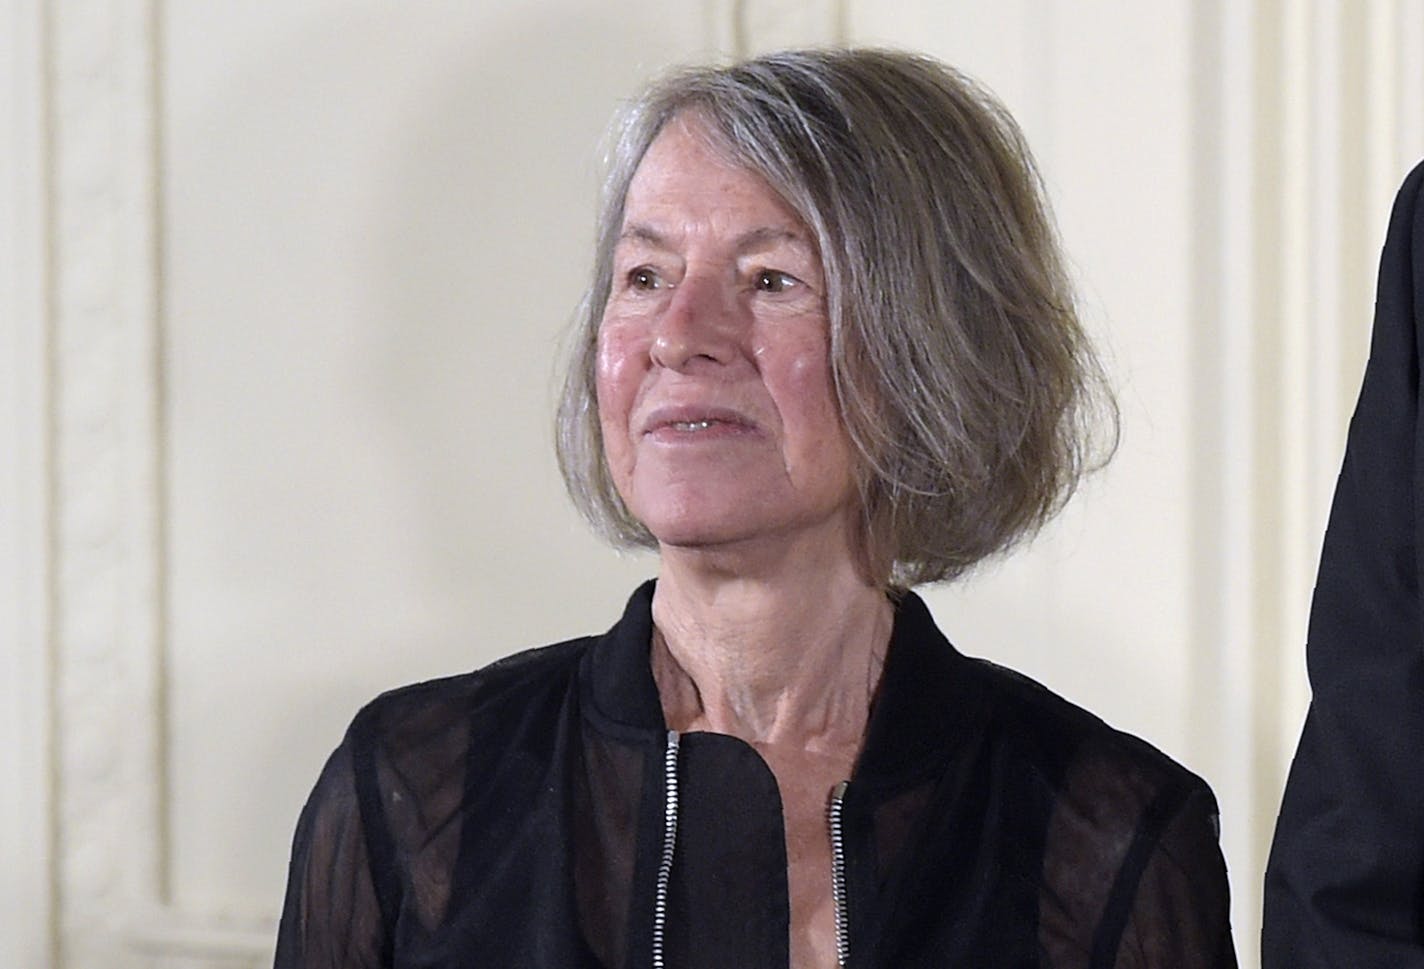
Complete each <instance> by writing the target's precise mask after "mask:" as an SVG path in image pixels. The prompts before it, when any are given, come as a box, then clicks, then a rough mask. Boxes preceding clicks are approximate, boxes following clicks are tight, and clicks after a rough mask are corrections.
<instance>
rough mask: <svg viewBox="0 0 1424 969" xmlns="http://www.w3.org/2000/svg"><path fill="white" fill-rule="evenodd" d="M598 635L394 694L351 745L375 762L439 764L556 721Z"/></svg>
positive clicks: (361, 717) (371, 706)
mask: <svg viewBox="0 0 1424 969" xmlns="http://www.w3.org/2000/svg"><path fill="white" fill-rule="evenodd" d="M595 641H596V637H584V638H580V639H571V640H567V641H565V642H561V643H555V644H553V645H550V646H541V647H538V648H535V649H528V650H524V651H522V652H518V653H514V654H512V655H510V656H506V657H504V658H503V659H499V660H496V661H495V662H493V663H491V664H489V665H488V666H485V667H482V668H480V669H477V670H473V671H470V672H467V673H460V674H457V675H454V676H446V677H440V678H438V679H432V680H426V681H423V682H419V683H412V684H409V685H406V686H402V687H398V688H396V689H393V690H388V691H386V692H385V693H382V694H380V695H379V696H377V697H376V698H375V699H374V700H371V701H370V702H369V703H367V704H366V705H365V706H364V707H362V708H361V710H360V711H359V712H358V713H357V714H356V716H355V718H354V719H353V720H352V722H351V727H350V729H349V730H348V732H347V743H348V744H349V745H350V746H352V748H353V749H354V750H355V751H356V752H357V756H358V758H360V756H361V755H362V754H363V753H364V754H365V755H366V757H367V758H369V757H379V758H380V759H382V760H391V759H400V760H405V761H409V760H425V761H427V762H429V761H432V760H433V761H435V762H439V761H441V760H444V759H445V758H444V757H441V756H439V754H440V752H442V751H444V752H445V754H446V756H447V757H463V756H464V755H465V752H466V751H468V750H469V749H470V745H471V744H472V743H474V742H475V741H476V738H479V739H480V743H481V744H486V743H490V742H492V741H493V740H494V736H495V735H497V734H501V733H510V732H517V731H520V730H524V731H527V730H529V729H530V727H531V726H532V725H534V724H537V723H540V722H541V721H547V720H548V716H547V715H548V714H549V713H551V712H556V711H557V710H558V709H559V708H560V707H561V706H562V705H563V704H564V703H565V702H566V700H567V697H568V694H569V692H570V690H572V689H574V688H575V681H576V676H577V670H578V665H579V661H580V659H581V658H582V656H583V654H584V653H585V652H586V651H587V649H588V648H589V646H590V645H591V644H592V643H593V642H595Z"/></svg>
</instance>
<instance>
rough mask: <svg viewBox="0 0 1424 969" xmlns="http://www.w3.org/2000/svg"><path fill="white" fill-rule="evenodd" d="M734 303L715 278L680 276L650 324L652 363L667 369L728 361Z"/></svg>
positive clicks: (731, 352)
mask: <svg viewBox="0 0 1424 969" xmlns="http://www.w3.org/2000/svg"><path fill="white" fill-rule="evenodd" d="M735 304H736V297H735V296H734V295H733V294H731V293H729V292H728V291H727V288H726V287H723V286H721V285H719V284H718V282H717V280H715V279H707V278H703V277H697V276H693V275H688V276H685V277H683V280H682V282H680V283H679V284H678V285H677V287H676V288H675V289H674V290H673V292H672V298H671V299H669V300H668V302H667V304H666V306H665V307H664V308H663V311H662V312H661V313H660V314H659V315H658V318H657V320H656V322H655V323H654V328H653V342H652V349H651V353H652V358H653V362H654V363H656V364H657V365H658V366H660V367H666V368H667V369H669V370H686V369H688V368H689V367H697V366H704V365H705V366H712V365H723V364H727V363H729V362H731V360H732V358H733V357H734V356H735V354H736V337H735V327H736V323H735V313H736V305H735Z"/></svg>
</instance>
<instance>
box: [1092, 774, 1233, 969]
mask: <svg viewBox="0 0 1424 969" xmlns="http://www.w3.org/2000/svg"><path fill="white" fill-rule="evenodd" d="M1168 793H1169V796H1167V797H1164V798H1159V799H1158V800H1157V801H1155V802H1154V803H1153V804H1150V805H1149V806H1148V809H1147V811H1146V812H1145V813H1144V815H1143V818H1142V822H1141V824H1140V826H1139V828H1138V832H1137V836H1136V838H1135V839H1134V845H1133V846H1132V847H1131V848H1129V849H1128V859H1127V864H1126V865H1125V866H1124V868H1123V869H1122V872H1121V873H1120V876H1119V877H1120V878H1123V879H1130V880H1133V881H1135V882H1136V884H1135V887H1134V889H1133V890H1132V892H1131V901H1130V903H1128V904H1127V905H1126V906H1125V908H1124V909H1123V910H1122V911H1121V914H1120V915H1118V914H1117V913H1114V912H1113V911H1112V910H1111V909H1110V910H1109V912H1108V918H1110V919H1111V918H1118V917H1120V918H1122V920H1123V921H1122V931H1121V935H1120V937H1119V938H1118V940H1117V942H1116V947H1117V952H1116V956H1115V959H1114V960H1113V961H1112V962H1110V963H1109V962H1107V961H1104V962H1103V965H1113V966H1115V967H1116V969H1234V967H1235V966H1236V951H1235V949H1234V947H1233V946H1232V941H1231V922H1230V892H1229V889H1228V887H1227V880H1226V864H1225V862H1224V861H1223V860H1222V856H1221V849H1220V847H1219V846H1218V844H1217V836H1218V823H1217V813H1216V802H1215V800H1214V799H1213V798H1212V796H1211V792H1210V791H1207V790H1206V789H1205V788H1197V789H1195V790H1191V791H1189V792H1188V793H1187V794H1186V796H1185V797H1184V798H1178V797H1177V796H1176V793H1175V792H1168ZM1134 854H1136V855H1137V856H1138V857H1137V858H1134V857H1133V855H1134ZM1139 862H1140V865H1141V866H1140V868H1138V864H1139ZM1104 928H1107V929H1108V930H1109V931H1108V932H1103V933H1101V937H1102V938H1105V939H1111V937H1112V934H1113V933H1112V932H1111V929H1112V927H1111V926H1104Z"/></svg>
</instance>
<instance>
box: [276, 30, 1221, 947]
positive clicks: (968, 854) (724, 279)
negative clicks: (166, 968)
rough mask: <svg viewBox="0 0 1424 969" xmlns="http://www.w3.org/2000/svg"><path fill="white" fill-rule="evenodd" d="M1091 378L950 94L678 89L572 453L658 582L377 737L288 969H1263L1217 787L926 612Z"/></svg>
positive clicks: (316, 863) (604, 297) (633, 155)
mask: <svg viewBox="0 0 1424 969" xmlns="http://www.w3.org/2000/svg"><path fill="white" fill-rule="evenodd" d="M1101 386H1102V382H1101V378H1100V376H1099V372H1098V370H1097V367H1096V364H1095V362H1094V358H1093V356H1092V353H1091V350H1090V348H1089V347H1088V345H1087V343H1086V341H1085V338H1084V335H1083V332H1082V330H1081V328H1080V325H1079V323H1078V320H1077V319H1076V317H1075V314H1074V309H1073V299H1072V294H1071V292H1070V289H1069V286H1068V283H1067V281H1066V278H1065V274H1064V271H1063V267H1062V263H1061V258H1060V255H1059V252H1058V250H1057V245H1056V242H1055V240H1054V235H1053V232H1052V230H1051V226H1050V223H1049V220H1048V217H1047V215H1046V212H1045V206H1044V203H1043V200H1042V198H1041V192H1040V189H1039V185H1038V181H1037V178H1036V176H1035V173H1034V170H1033V167H1032V163H1031V161H1030V159H1029V154H1028V151H1027V149H1026V148H1025V146H1024V144H1023V140H1022V137H1021V135H1020V134H1019V132H1018V130H1017V128H1016V127H1015V126H1014V124H1013V122H1012V120H1011V119H1010V118H1009V117H1008V116H1007V115H1006V114H1005V112H1004V110H1003V109H1002V108H1001V107H999V106H998V105H997V104H996V103H995V102H994V101H993V100H991V99H990V98H989V97H988V96H987V95H986V94H985V93H983V92H982V91H980V90H979V89H978V88H976V87H975V86H974V85H972V84H971V83H970V82H968V81H967V80H966V79H965V78H963V77H962V76H960V75H958V74H956V73H954V72H953V71H951V70H949V69H947V68H945V67H943V66H941V65H939V64H936V63H934V62H932V61H929V60H926V59H922V58H917V57H912V56H908V55H904V54H896V53H888V52H880V51H819V52H800V53H786V54H779V55H774V56H769V57H764V58H760V59H757V60H753V61H749V62H746V63H742V64H738V65H735V66H733V67H728V68H710V69H701V70H692V71H687V72H683V73H679V74H676V75H674V76H671V77H669V78H667V79H665V80H663V81H662V82H660V83H658V84H656V85H654V86H653V87H652V88H651V89H650V90H649V91H647V92H646V93H645V94H644V95H643V97H642V98H641V99H640V100H639V101H638V102H637V103H636V104H635V105H634V106H633V108H632V110H631V111H630V112H629V114H628V116H627V118H626V120H625V122H624V125H623V128H622V131H621V137H620V138H619V139H618V141H617V144H616V148H615V151H614V159H613V166H612V173H611V175H610V177H609V179H608V183H607V192H606V197H605V201H604V207H603V212H602V218H601V223H600V231H599V236H598V250H597V254H596V265H595V270H594V277H593V283H592V287H591V289H590V290H589V294H588V298H587V301H586V305H585V308H584V313H583V319H582V332H581V336H580V338H579V341H578V345H577V347H576V349H575V359H574V361H573V364H572V367H571V369H570V374H569V377H568V381H567V385H566V389H565V393H564V398H563V402H562V406H561V408H560V415H559V448H560V450H559V453H560V457H561V460H562V465H563V469H564V473H565V476H566V478H567V480H568V484H569V489H570V491H571V493H572V494H573V497H574V500H575V502H576V503H577V504H578V505H579V507H580V509H581V510H582V511H583V512H584V513H585V515H587V517H588V518H589V519H590V520H591V521H592V522H593V524H594V525H595V526H596V527H597V528H599V529H600V530H601V531H602V532H603V533H605V534H606V535H607V536H608V537H610V538H611V539H613V540H614V541H615V542H618V543H620V544H625V545H628V544H631V545H646V546H649V547H652V548H655V549H656V550H657V552H658V561H659V567H658V578H657V581H656V582H655V583H654V582H649V583H648V584H647V585H645V586H643V587H642V588H640V589H638V590H637V591H636V592H635V593H634V594H633V596H632V598H631V599H630V600H629V602H628V605H627V608H626V611H625V612H624V614H623V617H622V619H621V620H620V621H619V622H618V623H617V624H616V625H615V626H614V627H613V628H612V629H611V630H610V631H609V632H607V633H606V634H604V635H602V636H594V637H589V638H585V639H578V640H574V641H571V642H566V643H560V644H558V645H554V646H549V647H547V648H544V649H540V650H534V651H531V652H525V653H521V654H518V655H516V656H513V657H510V658H509V659H506V660H503V661H501V662H498V663H496V664H494V665H493V666H490V667H488V668H486V669H483V670H480V671H478V672H475V673H471V674H468V675H465V676H459V677H455V678H452V679H447V680H441V681H437V682H432V683H425V684H421V685H418V686H413V687H409V688H407V689H404V690H399V691H396V692H394V693H389V694H387V695H385V696H383V697H381V698H380V699H378V700H377V701H375V702H374V703H372V704H371V705H370V706H368V707H367V708H366V709H364V710H363V711H362V712H361V713H360V714H359V715H358V716H357V718H356V720H355V722H354V723H353V724H352V726H351V728H350V731H349V732H348V734H347V736H346V739H345V740H344V742H343V743H342V745H341V746H340V747H339V748H338V749H337V751H336V752H335V753H334V754H333V756H332V758H331V760H330V761H329V762H328V764H327V766H326V769H325V771H324V772H323V773H322V776H321V779H320V780H319V782H318V784H317V787H316V790H315V791H314V793H313V794H312V797H311V800H310V802H309V803H308V805H307V808H306V810H305V811H304V813H303V815H302V819H301V822H300V825H299V828H298V831H297V836H296V843H295V847H294V850H293V857H292V867H291V877H290V883H289V888H288V894H287V903H286V910H285V913H284V915H283V918H282V927H281V933H280V940H279V943H278V950H277V965H278V966H279V967H282V969H296V967H305V969H335V967H356V966H361V967H366V966H383V967H395V966H399V967H407V966H409V967H414V966H420V967H452V969H453V967H457V966H459V967H473V966H492V967H502V969H512V967H548V969H554V967H558V969H570V967H585V966H586V967H608V969H623V967H645V966H653V967H662V966H667V967H675V969H694V967H709V969H711V967H716V969H750V967H786V966H795V967H798V969H800V967H829V966H856V967H871V966H876V967H895V969H911V967H931V966H933V967H949V966H954V967H965V969H989V967H1000V966H1002V967H1010V966H1012V967H1027V966H1036V967H1053V969H1068V967H1110V966H1111V967H1148V966H1151V967H1164V969H1165V967H1173V969H1183V967H1221V966H1232V965H1234V964H1235V959H1234V955H1233V952H1232V945H1231V937H1230V929H1229V926H1228V920H1227V888H1226V877H1225V869H1224V865H1223V863H1222V859H1221V854H1220V851H1219V849H1218V846H1217V840H1216V807H1215V804H1214V801H1213V798H1212V795H1211V792H1210V791H1209V790H1208V789H1207V787H1206V785H1205V784H1204V783H1203V782H1202V781H1201V780H1200V779H1198V778H1197V777H1195V776H1193V775H1192V774H1190V773H1189V772H1187V771H1186V770H1184V769H1183V768H1181V767H1179V766H1177V765H1176V764H1174V763H1173V762H1172V761H1171V760H1169V759H1168V758H1167V757H1165V756H1164V755H1162V754H1161V753H1159V752H1158V751H1156V750H1154V749H1153V748H1151V747H1149V746H1148V745H1147V744H1145V743H1143V742H1141V741H1139V740H1136V739H1134V738H1132V737H1129V736H1126V735H1124V734H1122V733H1119V732H1117V731H1114V730H1112V729H1111V728H1109V727H1107V726H1106V725H1105V724H1103V723H1102V722H1101V721H1100V720H1098V719H1096V718H1094V717H1093V716H1091V715H1090V714H1088V713H1086V712H1084V711H1082V710H1080V709H1078V708H1077V707H1074V706H1072V705H1071V704H1069V703H1068V702H1066V701H1064V700H1062V699H1060V698H1059V697H1057V696H1055V695H1053V694H1052V693H1050V692H1048V691H1047V690H1045V689H1044V688H1043V687H1041V686H1038V685H1037V684H1035V683H1032V682H1030V681H1028V680H1026V679H1024V678H1023V677H1021V676H1018V675H1015V674H1013V673H1011V672H1008V671H1006V670H1003V669H1001V668H999V667H996V666H993V665H992V664H989V663H986V662H983V661H980V660H972V659H968V658H966V657H965V656H963V655H961V654H960V653H958V652H956V651H955V649H954V648H953V647H952V646H950V644H949V642H948V641H947V640H946V639H945V638H944V636H943V635H941V633H940V632H939V630H938V629H937V628H936V627H935V624H934V622H933V620H932V619H931V617H930V614H929V612H928V611H927V610H926V608H925V606H924V604H923V603H922V602H921V601H920V599H919V598H917V597H916V596H915V595H914V594H913V593H911V592H909V591H908V589H909V587H911V586H913V585H916V584H919V583H923V582H930V581H935V580H940V579H946V578H951V577H953V576H956V575H958V574H960V573H962V572H964V571H965V570H966V569H968V568H969V567H971V566H972V565H974V564H975V563H976V562H979V561H980V560H981V559H984V558H985V557H986V556H989V555H992V554H994V553H995V552H998V551H1001V550H1003V549H1005V548H1007V547H1008V546H1010V545H1011V544H1013V543H1014V542H1015V541H1016V540H1018V539H1020V538H1022V537H1024V536H1025V535H1027V534H1029V533H1031V532H1032V531H1033V530H1034V529H1035V528H1036V527H1038V526H1039V525H1041V524H1042V523H1043V522H1044V521H1045V520H1046V519H1047V518H1049V517H1050V516H1051V515H1052V514H1053V512H1055V511H1056V510H1057V509H1058V508H1059V507H1060V506H1061V505H1062V503H1063V502H1064V501H1065V500H1066V498H1067V496H1068V495H1069V494H1070V493H1071V491H1072V490H1073V487H1074V484H1075V483H1076V481H1077V478H1078V477H1079V475H1080V474H1081V473H1082V472H1083V471H1084V470H1085V468H1087V467H1089V466H1091V465H1092V464H1093V463H1094V461H1096V460H1097V459H1098V458H1100V457H1102V456H1103V455H1102V452H1103V451H1106V450H1109V449H1110V447H1104V446H1103V445H1104V443H1105V442H1111V440H1112V434H1111V431H1109V433H1108V434H1106V435H1104V434H1097V435H1094V433H1093V430H1092V428H1093V421H1092V418H1093V416H1094V415H1095V414H1102V413H1103V412H1106V415H1107V417H1108V418H1109V420H1108V421H1107V422H1106V423H1107V424H1108V425H1109V427H1111V425H1112V421H1111V419H1110V418H1111V416H1112V408H1111V404H1110V403H1105V402H1106V401H1107V400H1108V398H1107V397H1106V395H1105V394H1104V393H1103V392H1102V390H1101ZM1095 441H1096V442H1097V443H1094V442H1095Z"/></svg>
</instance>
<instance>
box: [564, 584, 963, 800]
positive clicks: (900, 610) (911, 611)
mask: <svg viewBox="0 0 1424 969" xmlns="http://www.w3.org/2000/svg"><path fill="white" fill-rule="evenodd" d="M654 585H655V582H654V581H653V580H649V581H648V582H645V583H643V584H642V585H641V586H639V587H638V589H637V590H636V591H635V592H634V593H633V595H632V596H631V597H630V598H629V599H628V604H627V606H626V607H625V609H624V611H623V617H622V618H621V619H619V620H618V622H617V623H616V624H615V625H614V626H613V628H612V629H610V630H609V631H608V632H607V633H606V634H605V635H604V636H602V637H601V638H599V639H598V640H597V641H596V642H595V643H594V646H593V648H592V649H590V650H589V652H588V654H587V655H586V656H585V657H584V661H583V668H582V672H581V676H582V679H583V691H584V697H585V700H586V701H587V702H586V703H585V710H586V711H587V713H588V715H589V716H590V717H591V719H593V720H595V721H597V722H598V724H599V725H600V726H601V727H602V728H603V729H605V730H610V731H612V732H614V733H620V734H626V733H632V734H637V735H641V736H642V737H643V738H648V737H658V738H661V736H662V734H663V733H665V732H666V730H667V723H666V722H665V721H664V719H663V711H662V703H661V701H660V700H659V698H658V688H657V684H656V683H655V682H654V681H653V673H652V667H651V665H650V663H649V652H650V647H651V643H652V634H653V620H652V603H653V588H654ZM979 665H980V664H977V663H975V662H973V661H971V660H968V659H966V658H965V657H964V656H963V655H961V654H960V653H959V652H958V651H957V650H956V649H955V648H954V647H953V646H951V645H950V643H949V640H947V639H945V637H944V635H943V634H942V633H941V632H940V631H939V628H938V627H937V626H936V625H935V623H934V619H933V618H932V617H931V616H930V611H929V609H928V607H926V606H925V603H924V600H922V599H921V598H920V597H919V596H917V595H915V594H914V593H913V592H907V593H905V594H904V595H903V597H901V598H900V600H899V601H898V602H897V603H896V607H895V624H894V628H893V631H892V632H891V634H890V648H889V651H888V652H887V654H886V657H885V669H884V671H883V673H882V674H881V680H880V687H879V689H878V690H877V691H876V697H875V701H874V704H873V705H872V707H871V711H870V723H869V725H868V726H867V729H866V738H865V746H864V747H863V748H862V750H861V753H860V758H859V760H858V761H857V762H856V767H855V773H854V776H853V778H852V779H853V780H854V781H855V783H856V784H857V785H860V784H869V785H873V786H882V785H887V786H899V785H901V784H904V783H908V782H910V781H912V780H915V779H917V778H918V777H920V776H921V775H923V774H925V773H927V772H930V771H933V770H936V769H937V768H938V767H939V765H940V764H941V763H942V761H943V759H944V757H945V756H946V754H947V753H948V752H949V751H950V750H952V749H953V748H955V747H956V746H957V745H958V743H959V742H960V741H961V740H962V739H963V737H964V735H965V732H966V730H968V729H969V728H970V727H971V726H972V724H973V723H974V722H975V721H976V720H977V719H978V717H979V716H980V713H981V711H982V710H983V709H984V704H985V699H986V697H985V692H984V690H983V688H982V684H983V680H982V674H981V672H980V669H979Z"/></svg>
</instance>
